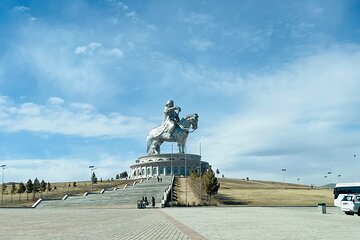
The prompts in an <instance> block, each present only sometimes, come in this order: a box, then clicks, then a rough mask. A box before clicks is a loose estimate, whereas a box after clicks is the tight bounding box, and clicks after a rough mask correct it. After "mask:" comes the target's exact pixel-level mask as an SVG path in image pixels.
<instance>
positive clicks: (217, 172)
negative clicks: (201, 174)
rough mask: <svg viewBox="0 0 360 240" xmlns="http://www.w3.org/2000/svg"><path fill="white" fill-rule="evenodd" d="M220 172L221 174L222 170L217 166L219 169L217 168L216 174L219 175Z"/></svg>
mask: <svg viewBox="0 0 360 240" xmlns="http://www.w3.org/2000/svg"><path fill="white" fill-rule="evenodd" d="M219 174H220V171H219V169H218V168H217V169H216V175H217V176H218V177H219Z"/></svg>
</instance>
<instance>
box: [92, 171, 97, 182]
mask: <svg viewBox="0 0 360 240" xmlns="http://www.w3.org/2000/svg"><path fill="white" fill-rule="evenodd" d="M97 181H98V180H97V177H96V174H95V172H93V174H92V176H91V182H92V183H95V184H96V183H97Z"/></svg>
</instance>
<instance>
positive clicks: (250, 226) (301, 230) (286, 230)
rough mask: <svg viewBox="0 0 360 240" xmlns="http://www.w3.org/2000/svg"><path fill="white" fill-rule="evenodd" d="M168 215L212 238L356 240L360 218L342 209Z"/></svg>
mask: <svg viewBox="0 0 360 240" xmlns="http://www.w3.org/2000/svg"><path fill="white" fill-rule="evenodd" d="M164 211H165V212H166V213H167V214H168V215H170V216H172V217H174V218H176V219H177V220H178V221H180V222H181V223H183V224H185V225H187V226H188V227H191V228H192V229H193V230H194V231H196V232H197V233H200V234H201V235H203V236H204V237H206V238H208V239H249V240H250V239H251V240H260V239H337V240H338V239H348V238H349V239H354V236H356V234H357V232H358V229H359V227H360V217H359V216H357V215H355V216H347V215H345V214H344V213H342V212H341V211H340V209H338V208H334V207H331V208H327V214H322V213H321V212H320V210H319V209H318V208H317V207H288V208H283V207H224V208H219V207H217V208H216V207H211V208H187V209H182V208H168V209H165V210H164Z"/></svg>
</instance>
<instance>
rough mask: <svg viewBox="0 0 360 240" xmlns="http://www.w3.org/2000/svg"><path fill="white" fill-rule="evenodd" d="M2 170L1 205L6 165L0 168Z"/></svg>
mask: <svg viewBox="0 0 360 240" xmlns="http://www.w3.org/2000/svg"><path fill="white" fill-rule="evenodd" d="M0 167H1V168H2V175H1V204H3V203H4V171H5V167H6V164H3V165H1V166H0Z"/></svg>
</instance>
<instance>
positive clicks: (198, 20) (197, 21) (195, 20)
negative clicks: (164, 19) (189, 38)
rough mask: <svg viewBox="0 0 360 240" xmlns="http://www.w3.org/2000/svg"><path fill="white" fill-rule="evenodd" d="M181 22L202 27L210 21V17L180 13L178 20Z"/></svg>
mask: <svg viewBox="0 0 360 240" xmlns="http://www.w3.org/2000/svg"><path fill="white" fill-rule="evenodd" d="M179 20H180V21H181V22H185V23H189V24H194V25H202V24H207V23H210V22H211V21H212V16H211V15H209V14H204V13H194V12H192V13H190V14H183V13H181V16H180V18H179Z"/></svg>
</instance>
